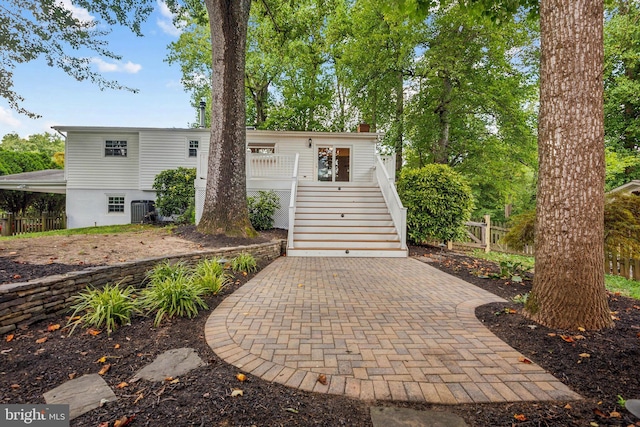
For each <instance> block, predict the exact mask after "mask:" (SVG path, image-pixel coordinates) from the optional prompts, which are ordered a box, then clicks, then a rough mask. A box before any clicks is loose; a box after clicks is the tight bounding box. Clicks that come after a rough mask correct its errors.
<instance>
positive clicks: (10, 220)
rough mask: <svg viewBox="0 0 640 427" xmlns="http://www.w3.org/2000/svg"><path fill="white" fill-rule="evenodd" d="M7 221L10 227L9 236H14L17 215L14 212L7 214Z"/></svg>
mask: <svg viewBox="0 0 640 427" xmlns="http://www.w3.org/2000/svg"><path fill="white" fill-rule="evenodd" d="M7 222H8V223H9V227H7V231H8V233H9V234H7V236H13V234H14V233H15V231H16V224H15V217H14V215H13V214H12V213H10V214H8V215H7Z"/></svg>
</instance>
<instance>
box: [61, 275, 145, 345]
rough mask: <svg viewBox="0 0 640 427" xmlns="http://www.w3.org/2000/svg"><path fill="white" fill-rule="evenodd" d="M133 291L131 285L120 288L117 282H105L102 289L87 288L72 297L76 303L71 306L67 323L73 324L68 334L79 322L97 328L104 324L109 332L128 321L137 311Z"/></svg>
mask: <svg viewBox="0 0 640 427" xmlns="http://www.w3.org/2000/svg"><path fill="white" fill-rule="evenodd" d="M134 292H135V289H134V288H133V287H132V286H129V287H127V288H122V287H121V286H120V285H119V284H115V285H110V284H107V285H105V287H104V288H102V289H94V288H87V289H86V290H85V291H84V292H80V293H79V294H78V295H76V296H74V297H72V298H73V300H74V301H75V302H76V303H75V304H74V305H72V307H71V308H72V309H73V314H72V315H71V320H69V323H68V324H67V326H69V325H73V327H72V328H71V331H70V332H69V335H71V334H72V333H73V331H74V330H75V329H76V327H77V326H78V325H81V324H82V325H84V326H87V327H94V328H97V329H100V328H102V327H103V326H106V328H107V333H108V334H110V333H111V332H112V331H113V330H115V329H116V327H117V326H118V325H125V324H127V323H129V322H130V321H131V316H132V315H133V314H135V313H137V312H139V309H138V303H137V300H136V299H135V298H134ZM80 313H82V314H80ZM77 316H79V317H78V318H76V317H77ZM73 319H75V320H73Z"/></svg>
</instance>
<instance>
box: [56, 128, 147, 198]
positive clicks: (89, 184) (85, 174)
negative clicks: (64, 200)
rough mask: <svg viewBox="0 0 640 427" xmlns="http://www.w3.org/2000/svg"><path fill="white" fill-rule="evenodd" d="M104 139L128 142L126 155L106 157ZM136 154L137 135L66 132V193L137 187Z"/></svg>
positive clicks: (137, 151)
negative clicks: (76, 190) (82, 190)
mask: <svg viewBox="0 0 640 427" xmlns="http://www.w3.org/2000/svg"><path fill="white" fill-rule="evenodd" d="M106 140H125V141H127V156H126V157H118V156H114V157H108V156H107V157H105V155H104V145H105V141H106ZM138 153H139V150H138V134H137V133H123V132H118V133H108V132H107V133H105V132H100V133H98V132H69V133H68V135H67V141H66V154H65V171H66V177H67V190H69V189H76V188H96V189H135V188H138ZM67 194H68V192H67Z"/></svg>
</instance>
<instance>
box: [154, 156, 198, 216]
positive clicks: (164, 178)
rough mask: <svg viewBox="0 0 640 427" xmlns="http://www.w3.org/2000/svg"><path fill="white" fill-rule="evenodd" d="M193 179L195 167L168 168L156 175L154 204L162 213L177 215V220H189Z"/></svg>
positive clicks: (192, 198)
mask: <svg viewBox="0 0 640 427" xmlns="http://www.w3.org/2000/svg"><path fill="white" fill-rule="evenodd" d="M185 149H186V148H185ZM195 179H196V169H195V168H183V167H180V168H177V169H168V170H165V171H162V172H160V173H159V174H158V175H156V177H155V179H154V181H153V189H154V190H156V206H157V208H158V209H159V210H160V213H161V214H162V215H164V216H171V215H177V216H178V219H177V221H178V222H191V220H192V218H191V217H192V214H193V209H195V197H196V193H195V191H196V190H195V187H194V185H193V182H194V181H195Z"/></svg>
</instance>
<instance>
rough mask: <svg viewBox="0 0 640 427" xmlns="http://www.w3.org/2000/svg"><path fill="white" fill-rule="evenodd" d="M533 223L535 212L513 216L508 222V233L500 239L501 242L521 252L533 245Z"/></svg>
mask: <svg viewBox="0 0 640 427" xmlns="http://www.w3.org/2000/svg"><path fill="white" fill-rule="evenodd" d="M535 223H536V211H535V210H532V211H529V212H525V213H522V214H520V215H516V216H514V217H513V218H511V219H510V220H509V224H510V227H509V232H508V233H507V234H505V236H504V237H503V238H502V242H503V243H506V244H507V246H509V247H510V248H511V249H514V250H517V251H521V250H523V249H524V247H525V246H527V245H533V243H534V226H535Z"/></svg>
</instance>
